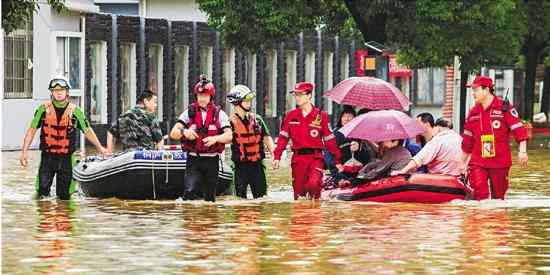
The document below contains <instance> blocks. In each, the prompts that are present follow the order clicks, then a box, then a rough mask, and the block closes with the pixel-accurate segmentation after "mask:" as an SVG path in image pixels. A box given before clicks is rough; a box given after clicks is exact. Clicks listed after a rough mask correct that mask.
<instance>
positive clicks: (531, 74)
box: [523, 45, 538, 120]
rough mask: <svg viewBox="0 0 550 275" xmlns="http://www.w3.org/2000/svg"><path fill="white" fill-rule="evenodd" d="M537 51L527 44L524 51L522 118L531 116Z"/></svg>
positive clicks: (528, 118)
mask: <svg viewBox="0 0 550 275" xmlns="http://www.w3.org/2000/svg"><path fill="white" fill-rule="evenodd" d="M537 61H538V53H537V51H536V49H535V47H534V46H533V45H527V51H526V52H525V98H524V102H525V113H523V118H524V119H527V120H531V119H532V118H533V102H534V98H535V77H536V72H537Z"/></svg>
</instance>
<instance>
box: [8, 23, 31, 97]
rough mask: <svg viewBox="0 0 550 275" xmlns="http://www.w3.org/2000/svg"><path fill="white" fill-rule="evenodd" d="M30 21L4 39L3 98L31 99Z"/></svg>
mask: <svg viewBox="0 0 550 275" xmlns="http://www.w3.org/2000/svg"><path fill="white" fill-rule="evenodd" d="M32 32H33V30H32V20H30V21H29V22H28V23H27V24H26V25H25V26H24V27H23V28H22V29H18V30H15V31H13V32H12V33H10V34H9V35H7V36H6V37H5V41H4V98H32V74H33V70H32V67H33V64H32V61H33V55H32V47H33V43H32V40H33V37H32Z"/></svg>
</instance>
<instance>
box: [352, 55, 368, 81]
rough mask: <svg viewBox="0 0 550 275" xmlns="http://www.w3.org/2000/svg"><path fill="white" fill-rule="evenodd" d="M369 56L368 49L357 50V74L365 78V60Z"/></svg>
mask: <svg viewBox="0 0 550 275" xmlns="http://www.w3.org/2000/svg"><path fill="white" fill-rule="evenodd" d="M367 56H369V53H368V50H367V49H357V50H355V74H356V75H357V76H365V59H366V58H367Z"/></svg>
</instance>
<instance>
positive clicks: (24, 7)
mask: <svg viewBox="0 0 550 275" xmlns="http://www.w3.org/2000/svg"><path fill="white" fill-rule="evenodd" d="M47 3H48V4H49V5H50V6H51V7H52V8H53V9H54V10H55V11H57V12H61V11H63V10H64V9H65V0H47ZM38 4H39V2H38V1H37V0H2V28H3V29H4V31H5V32H6V34H9V33H11V32H13V31H14V30H16V29H17V28H21V27H22V26H24V25H25V23H27V22H29V20H30V19H31V18H32V16H33V14H34V12H35V11H37V10H38V8H39V6H38Z"/></svg>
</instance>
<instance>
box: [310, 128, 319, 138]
mask: <svg viewBox="0 0 550 275" xmlns="http://www.w3.org/2000/svg"><path fill="white" fill-rule="evenodd" d="M309 135H310V136H311V137H318V136H319V131H318V130H316V129H312V130H311V131H309Z"/></svg>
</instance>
